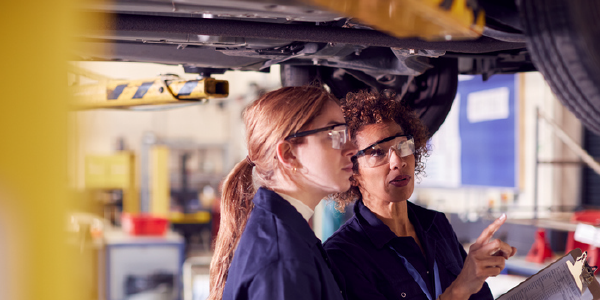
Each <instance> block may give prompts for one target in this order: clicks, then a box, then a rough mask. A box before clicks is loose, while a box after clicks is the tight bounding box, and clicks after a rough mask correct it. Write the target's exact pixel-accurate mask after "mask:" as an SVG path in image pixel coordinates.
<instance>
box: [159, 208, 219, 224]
mask: <svg viewBox="0 0 600 300" xmlns="http://www.w3.org/2000/svg"><path fill="white" fill-rule="evenodd" d="M169 221H171V223H173V224H204V223H208V222H209V221H210V213H209V212H207V211H199V212H196V213H193V214H184V213H179V212H172V213H171V215H170V216H169Z"/></svg>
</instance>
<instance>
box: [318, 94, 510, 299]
mask: <svg viewBox="0 0 600 300" xmlns="http://www.w3.org/2000/svg"><path fill="white" fill-rule="evenodd" d="M342 110H343V111H344V116H345V118H346V123H347V124H348V128H349V130H350V133H351V139H352V140H353V142H354V143H355V144H356V145H357V146H358V149H359V151H358V152H357V153H356V155H355V156H354V157H353V159H352V160H353V178H352V179H351V181H352V188H351V189H350V190H349V191H348V192H345V193H340V194H337V195H336V202H337V204H338V207H342V208H343V207H344V206H345V205H347V204H349V203H351V202H353V201H357V202H356V204H355V206H354V213H355V214H354V216H353V217H352V218H351V219H350V220H348V221H347V222H346V223H345V224H344V225H342V227H340V229H339V230H338V231H336V232H335V233H334V234H333V235H332V236H331V237H330V238H329V239H328V240H327V241H326V242H325V245H324V247H325V250H326V251H327V253H328V255H329V257H330V258H331V260H332V262H333V263H334V265H335V266H336V267H337V269H338V270H339V271H340V273H341V274H343V276H342V278H341V280H340V282H339V283H340V286H341V287H342V289H343V290H345V292H344V294H345V295H346V296H347V298H348V299H351V300H353V299H369V300H377V299H428V300H434V299H443V300H450V299H493V297H492V294H491V292H490V289H489V287H488V286H487V284H486V283H485V280H486V278H488V277H489V276H496V275H498V274H500V271H502V269H503V268H504V262H505V260H506V259H508V258H509V257H511V256H513V255H514V254H515V252H516V249H515V248H514V247H511V246H510V245H508V244H506V243H504V242H502V241H500V240H494V241H491V242H490V239H491V237H492V235H493V234H494V232H495V231H496V230H497V229H498V228H499V227H500V225H502V224H503V223H504V221H505V220H506V216H505V215H503V216H502V217H500V218H499V219H497V220H496V221H494V222H493V223H492V224H491V225H490V226H489V227H488V228H486V229H485V230H484V231H483V232H482V234H481V236H479V238H478V239H477V241H476V242H475V243H474V244H473V245H472V246H471V247H470V249H469V254H468V255H467V253H466V252H465V250H464V248H463V247H462V246H461V244H460V243H459V242H458V239H457V238H456V234H455V233H454V231H453V229H452V226H451V225H450V223H449V222H448V219H447V218H446V216H445V215H444V214H443V213H440V212H437V211H433V210H429V209H426V208H423V207H420V206H418V205H415V204H413V203H411V202H408V201H407V199H408V198H409V197H410V196H411V195H412V193H413V190H414V183H415V176H419V175H420V174H421V173H422V172H423V170H424V167H425V164H424V162H423V158H424V157H426V156H427V155H428V150H427V139H428V135H427V129H426V128H425V127H424V126H423V124H422V123H421V122H420V120H419V118H418V117H417V116H416V115H415V114H414V113H413V112H412V111H410V110H409V109H408V108H407V107H406V106H404V105H403V104H402V103H401V102H400V100H398V99H396V97H395V95H394V94H380V93H376V92H366V91H361V92H358V93H350V94H348V95H347V97H346V99H345V100H343V101H342Z"/></svg>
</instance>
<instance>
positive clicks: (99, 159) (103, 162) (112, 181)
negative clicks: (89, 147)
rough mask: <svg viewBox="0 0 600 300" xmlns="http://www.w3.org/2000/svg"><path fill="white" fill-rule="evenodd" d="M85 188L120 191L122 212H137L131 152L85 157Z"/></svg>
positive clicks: (133, 161) (137, 204)
mask: <svg viewBox="0 0 600 300" xmlns="http://www.w3.org/2000/svg"><path fill="white" fill-rule="evenodd" d="M85 187H86V188H87V189H104V190H108V189H121V190H122V191H123V211H124V212H127V213H136V212H139V206H140V205H139V196H138V193H137V185H136V184H135V155H134V154H133V153H132V152H127V151H124V152H120V153H117V154H113V155H88V156H86V157H85Z"/></svg>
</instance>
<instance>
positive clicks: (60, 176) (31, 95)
mask: <svg viewBox="0 0 600 300" xmlns="http://www.w3.org/2000/svg"><path fill="white" fill-rule="evenodd" d="M80 4H81V3H79V2H76V1H71V0H66V1H39V0H34V1H9V2H3V3H2V11H1V12H0V33H1V36H2V37H3V38H4V39H5V41H15V42H16V41H18V42H17V44H18V47H2V49H1V50H0V54H1V56H2V57H3V58H4V59H3V60H2V72H0V86H1V87H2V91H3V95H2V101H0V137H2V139H1V143H2V147H0V243H1V245H0V299H3V300H9V299H10V300H30V299H61V300H76V299H77V300H80V299H95V298H94V296H95V295H96V294H94V292H95V291H94V290H93V288H92V287H91V285H90V282H91V281H88V280H87V279H88V278H89V277H91V276H88V275H90V274H91V272H93V268H94V267H93V264H92V263H93V261H92V260H87V259H85V257H84V255H83V254H81V252H80V248H79V247H77V246H74V245H71V244H69V243H68V237H69V235H68V232H67V230H66V228H67V221H68V218H67V216H68V212H70V211H71V210H72V208H73V206H74V205H73V204H72V203H73V202H74V201H71V200H73V199H70V197H71V195H70V193H69V192H68V187H67V178H68V172H67V170H68V169H67V162H68V157H67V138H68V136H67V132H68V127H67V124H68V123H67V109H66V108H67V105H68V101H67V99H68V97H69V96H68V92H67V88H66V85H65V74H66V73H67V65H66V63H65V62H66V61H67V59H68V58H69V54H71V53H73V52H72V51H73V48H74V46H73V43H72V42H71V40H70V37H71V36H75V30H76V29H77V28H80V27H82V25H81V23H80V22H78V20H77V18H76V13H75V8H76V7H77V6H79V5H80ZM79 21H86V22H89V21H90V20H79ZM16 24H18V26H15V25H16ZM33 36H37V37H39V38H24V37H33ZM40 48H43V50H42V51H40ZM32 75H33V76H32ZM32 77H35V79H32V80H15V79H16V78H30V79H31V78H32ZM33 82H35V84H33ZM76 200H79V199H76Z"/></svg>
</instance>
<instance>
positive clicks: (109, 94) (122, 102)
mask: <svg viewBox="0 0 600 300" xmlns="http://www.w3.org/2000/svg"><path fill="white" fill-rule="evenodd" d="M71 89H72V93H73V95H74V97H75V103H74V108H75V109H82V110H83V109H95V108H128V107H134V106H140V105H160V104H175V103H186V102H197V101H200V100H204V99H212V98H226V97H227V96H229V82H228V81H227V80H217V79H214V78H203V79H198V80H180V79H165V78H152V79H146V80H108V81H107V82H106V83H100V84H95V85H75V86H72V87H71Z"/></svg>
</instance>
